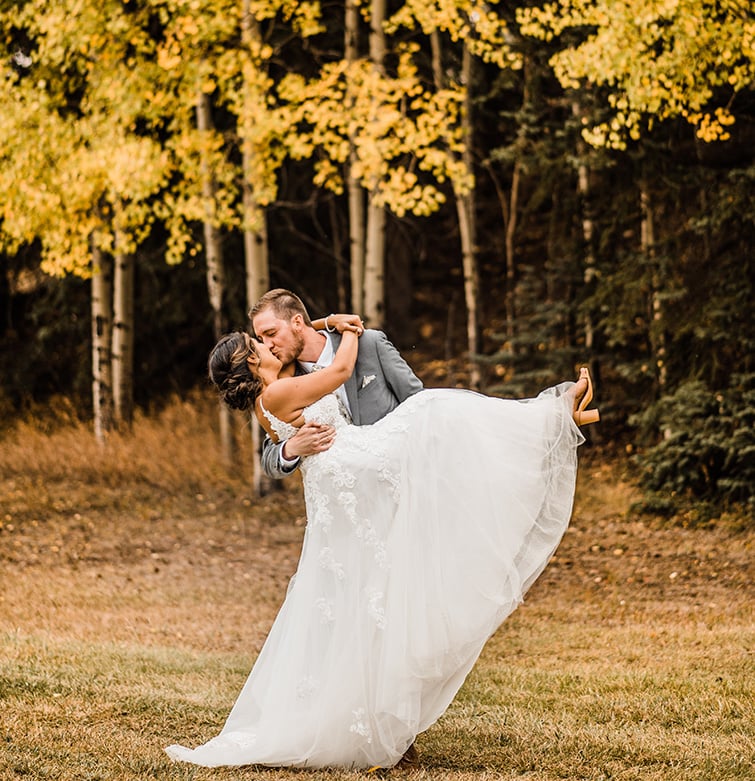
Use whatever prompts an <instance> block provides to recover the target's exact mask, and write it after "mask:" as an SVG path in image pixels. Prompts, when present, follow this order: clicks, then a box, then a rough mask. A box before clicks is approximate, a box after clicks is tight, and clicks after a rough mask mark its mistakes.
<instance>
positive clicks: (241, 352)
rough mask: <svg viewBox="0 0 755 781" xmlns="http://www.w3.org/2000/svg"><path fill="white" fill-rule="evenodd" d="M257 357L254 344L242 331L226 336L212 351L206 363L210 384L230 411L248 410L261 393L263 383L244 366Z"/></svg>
mask: <svg viewBox="0 0 755 781" xmlns="http://www.w3.org/2000/svg"><path fill="white" fill-rule="evenodd" d="M256 354H257V351H256V350H255V349H254V340H253V339H252V337H251V336H249V334H247V333H245V332H243V331H234V332H233V333H230V334H226V335H225V336H223V337H222V338H221V339H220V341H219V342H218V343H217V344H216V345H215V347H213V348H212V352H211V353H210V357H209V359H208V361H207V369H208V372H209V375H210V380H211V382H212V383H213V384H214V385H215V387H216V388H217V389H218V393H219V394H220V398H221V399H222V400H223V402H224V403H225V404H227V405H228V406H229V407H231V409H240V410H246V409H250V408H251V407H252V406H253V405H254V401H255V399H256V398H257V396H258V395H259V394H260V392H261V391H262V381H261V380H260V378H259V377H258V376H257V375H256V374H253V373H252V372H251V370H250V369H249V364H248V363H247V358H248V357H249V356H250V355H256Z"/></svg>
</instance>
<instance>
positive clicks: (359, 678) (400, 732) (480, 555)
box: [166, 383, 584, 768]
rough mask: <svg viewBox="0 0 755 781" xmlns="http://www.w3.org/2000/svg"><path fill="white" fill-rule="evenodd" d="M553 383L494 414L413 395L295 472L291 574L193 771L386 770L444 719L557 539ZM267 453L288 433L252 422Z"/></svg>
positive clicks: (566, 439)
mask: <svg viewBox="0 0 755 781" xmlns="http://www.w3.org/2000/svg"><path fill="white" fill-rule="evenodd" d="M570 385H571V383H564V384H562V385H560V386H558V387H556V388H551V389H549V390H547V391H544V392H543V393H542V394H540V396H538V397H537V398H536V399H530V400H527V401H511V400H503V399H497V398H491V397H487V396H482V395H479V394H476V393H473V392H471V391H464V390H424V391H421V392H420V393H417V394H416V395H414V396H412V397H410V398H409V399H408V400H407V401H405V402H403V403H402V404H401V405H400V406H399V407H398V408H397V409H396V410H394V411H393V412H392V413H391V414H390V415H388V416H387V417H386V418H384V419H383V420H381V421H379V422H377V423H375V424H373V425H369V426H361V427H360V426H353V425H350V424H348V423H347V422H346V421H345V420H344V419H343V418H342V417H341V415H340V413H339V411H338V404H337V400H336V397H335V396H334V395H329V396H326V397H325V398H323V399H320V400H319V401H318V402H316V403H315V404H312V405H311V406H310V407H308V408H307V409H306V410H305V417H306V419H307V420H317V421H322V422H327V423H332V424H334V425H335V426H337V428H338V432H337V436H336V440H335V444H334V445H333V446H332V447H331V449H330V450H328V451H327V452H325V453H321V454H318V455H315V456H310V457H308V458H306V459H304V463H303V466H302V470H303V479H304V489H305V498H306V505H307V528H306V532H305V536H304V542H303V547H302V552H301V559H300V561H299V565H298V569H297V572H296V575H295V576H294V577H293V578H292V580H291V583H290V585H289V588H288V592H287V595H286V599H285V602H284V603H283V605H282V607H281V609H280V612H279V614H278V616H277V618H276V620H275V623H274V624H273V627H272V629H271V630H270V634H269V636H268V638H267V640H266V642H265V645H264V647H263V648H262V651H261V653H260V655H259V658H258V659H257V662H256V663H255V665H254V668H253V669H252V672H251V674H250V675H249V678H248V680H247V682H246V685H245V686H244V688H243V690H242V692H241V694H240V695H239V698H238V700H237V701H236V704H235V705H234V707H233V709H232V711H231V713H230V715H229V717H228V720H227V722H226V724H225V726H224V727H223V729H222V731H221V732H220V734H219V735H218V736H217V737H215V738H213V739H212V740H210V741H209V742H208V743H205V744H204V745H201V746H199V747H198V748H195V749H189V748H185V747H183V746H175V745H174V746H170V747H169V748H168V749H166V750H167V752H168V754H169V755H170V756H171V757H172V758H173V759H176V760H182V761H186V762H192V763H195V764H198V765H204V766H209V767H214V766H219V765H247V764H260V765H271V766H305V767H324V766H339V767H349V768H366V767H372V766H374V765H381V766H384V767H387V766H392V765H394V764H395V763H396V762H398V760H399V759H400V758H401V756H402V755H403V754H404V752H405V751H406V749H407V748H408V747H409V745H410V744H411V743H412V742H413V741H414V738H415V736H416V735H417V734H418V733H420V732H422V731H423V730H425V729H427V728H428V727H429V726H430V725H431V724H432V723H433V722H435V721H436V720H437V719H438V717H440V716H441V714H442V713H443V712H444V711H445V710H446V708H447V707H448V705H449V704H450V702H451V700H452V699H453V698H454V696H455V694H456V692H457V691H458V690H459V688H460V686H461V685H462V683H463V682H464V679H465V677H466V675H467V674H468V672H469V670H470V669H471V668H472V666H473V664H474V663H475V661H476V659H477V658H478V656H479V654H480V652H481V650H482V648H483V646H484V644H485V642H486V640H487V639H488V638H489V637H490V635H491V634H492V633H493V632H495V630H496V629H497V628H498V627H499V626H500V624H501V622H502V621H503V620H504V619H505V618H506V616H508V615H509V614H510V613H511V612H512V611H513V610H514V609H515V608H516V606H517V605H518V604H519V603H520V602H521V601H522V598H523V596H524V593H525V592H526V591H527V589H528V588H529V586H530V585H531V584H532V583H533V581H534V580H535V579H536V578H537V576H538V575H539V574H540V572H541V571H542V570H543V569H544V567H545V566H546V564H547V563H548V560H549V558H550V556H551V554H552V553H553V551H554V550H555V548H556V546H557V545H558V543H559V541H560V540H561V537H562V535H563V533H564V531H565V530H566V527H567V524H568V522H569V517H570V515H571V510H572V502H573V497H574V484H575V478H576V469H577V446H578V445H579V444H580V443H581V442H583V441H584V440H583V437H582V435H581V434H580V432H579V429H578V428H577V426H576V425H575V423H574V421H573V420H572V417H571V401H570V397H565V396H564V393H565V391H566V390H567V388H568V387H569V386H570ZM268 417H269V418H270V419H271V422H272V423H273V425H274V428H275V430H276V433H277V434H278V435H279V437H280V438H287V437H289V436H291V435H292V434H293V432H294V429H293V428H292V427H291V426H289V425H288V424H285V423H282V422H281V421H279V420H277V419H276V418H274V417H272V416H270V415H269V413H268Z"/></svg>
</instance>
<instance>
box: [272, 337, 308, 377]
mask: <svg viewBox="0 0 755 781" xmlns="http://www.w3.org/2000/svg"><path fill="white" fill-rule="evenodd" d="M303 349H304V337H302V336H301V334H296V333H292V334H291V343H290V344H289V345H285V346H283V347H280V348H279V349H278V352H277V353H276V355H275V357H276V358H277V359H278V360H279V361H280V362H281V363H282V364H283V367H284V368H285V367H288V366H291V364H292V363H295V362H296V361H298V360H299V356H300V355H301V352H302V350H303Z"/></svg>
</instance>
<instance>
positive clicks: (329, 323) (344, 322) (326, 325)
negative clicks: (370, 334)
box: [312, 314, 364, 334]
mask: <svg viewBox="0 0 755 781" xmlns="http://www.w3.org/2000/svg"><path fill="white" fill-rule="evenodd" d="M352 327H356V328H361V329H362V330H364V323H363V322H362V318H361V317H360V316H359V315H351V314H349V315H347V314H337V315H335V314H334V315H328V316H327V317H318V318H317V320H313V321H312V328H314V329H315V331H329V332H330V333H333V332H334V331H338V333H339V334H342V333H343V332H344V331H346V330H350V329H351V328H352Z"/></svg>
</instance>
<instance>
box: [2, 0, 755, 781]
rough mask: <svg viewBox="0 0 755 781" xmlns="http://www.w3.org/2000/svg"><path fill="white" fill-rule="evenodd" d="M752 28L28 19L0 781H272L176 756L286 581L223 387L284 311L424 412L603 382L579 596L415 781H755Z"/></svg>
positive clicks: (249, 449) (237, 682) (295, 535)
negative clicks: (265, 312)
mask: <svg viewBox="0 0 755 781" xmlns="http://www.w3.org/2000/svg"><path fill="white" fill-rule="evenodd" d="M751 5H752V4H751V3H750V2H749V0H556V1H555V2H551V3H538V2H494V1H493V0H488V2H487V3H481V2H471V1H470V0H407V1H404V2H401V1H400V0H391V2H387V1H385V0H384V1H383V2H381V0H364V1H363V2H351V0H347V1H346V2H322V3H315V2H306V1H302V2H295V0H233V2H232V1H231V0H120V1H119V2H116V1H115V0H97V2H94V0H56V2H54V3H53V2H50V1H49V0H20V1H19V2H12V1H11V0H0V35H2V54H1V55H0V79H2V87H3V98H4V104H3V111H2V112H0V265H1V267H2V273H0V704H1V707H0V781H5V779H6V778H7V779H17V778H35V779H60V780H61V781H81V780H82V779H91V780H92V781H94V779H98V780H101V781H111V780H112V781H130V779H134V780H136V779H139V781H143V779H145V778H160V779H176V780H177V781H178V779H188V778H192V779H195V781H199V779H207V780H208V781H210V779H212V780H213V781H217V779H231V778H233V779H241V778H244V779H246V778H249V779H252V778H259V777H260V775H261V771H260V770H259V769H257V768H245V769H238V770H237V769H218V770H204V769H197V768H193V767H187V766H183V765H177V764H173V763H171V762H170V761H169V759H168V758H167V756H166V755H165V753H164V751H163V747H164V746H165V745H168V744H170V743H173V742H176V741H179V742H182V743H185V744H186V745H195V744H197V743H200V742H203V741H205V740H207V739H209V738H211V737H212V736H213V735H215V734H217V731H218V730H219V729H220V727H221V726H222V724H223V721H224V719H225V718H226V716H227V714H228V712H229V709H230V707H231V706H232V703H233V702H234V700H235V698H236V696H237V695H238V692H239V690H240V688H241V686H242V685H243V681H244V679H245V677H246V675H247V674H248V672H249V669H250V668H251V665H252V664H253V661H254V658H255V657H256V655H257V653H258V652H259V649H260V648H261V646H262V643H263V642H264V638H265V636H266V634H267V632H268V630H269V627H270V624H271V622H272V621H273V619H274V617H275V615H276V613H277V611H278V609H279V607H280V602H281V599H282V598H283V595H284V594H285V591H286V585H287V583H288V580H289V578H290V577H291V575H292V574H293V572H294V571H295V569H296V562H297V558H298V555H299V551H300V548H301V539H302V534H303V531H304V528H305V524H306V520H305V512H304V500H303V496H302V493H303V492H302V487H301V481H300V480H298V478H291V479H289V480H286V481H280V483H279V485H281V484H282V487H281V489H280V490H276V491H271V492H270V493H269V494H268V495H266V496H262V497H257V496H255V495H254V492H255V491H257V492H260V491H262V489H263V488H265V486H263V485H262V484H261V483H260V480H259V472H258V471H255V470H254V469H253V467H252V466H251V465H252V464H253V461H254V453H255V448H256V447H258V443H255V442H254V436H253V437H250V436H249V432H250V430H251V431H252V432H253V433H254V434H258V427H256V426H251V428H250V422H249V419H248V418H245V417H243V416H241V415H240V414H239V415H236V416H235V417H231V416H230V415H229V414H228V413H227V411H220V412H219V411H218V405H217V402H216V399H215V396H214V393H213V392H212V390H211V389H210V388H209V385H208V382H207V379H206V359H207V354H208V352H209V350H210V348H211V347H212V345H213V344H214V341H215V339H216V337H217V335H218V334H219V333H220V332H221V331H223V330H226V329H231V328H243V327H245V325H246V311H247V308H248V306H249V304H250V302H252V301H254V300H255V299H256V298H257V297H258V296H259V295H260V294H261V293H262V292H264V290H266V289H267V288H269V287H273V286H278V285H283V286H286V287H290V288H293V289H295V290H296V291H297V292H299V293H300V294H301V295H302V297H303V298H304V299H305V301H306V303H307V305H308V307H309V309H310V311H311V312H312V314H327V313H329V312H331V311H338V310H341V311H343V310H355V311H357V312H360V313H361V314H362V315H363V316H364V318H365V319H366V320H367V321H368V323H369V324H370V325H372V326H376V327H382V328H384V329H385V330H386V332H387V333H388V335H389V336H390V338H391V339H392V340H393V341H394V342H395V343H396V344H397V345H398V346H399V347H400V348H401V349H402V352H403V353H404V355H405V356H406V357H407V359H408V360H409V362H410V363H411V364H412V366H414V367H415V369H416V370H417V372H418V374H419V375H420V376H421V378H422V379H423V380H424V381H425V383H426V384H427V385H428V386H443V385H453V386H455V385H462V386H471V387H479V388H480V389H482V390H484V391H486V392H488V393H497V394H501V395H506V396H513V397H522V396H530V395H532V394H534V393H537V392H538V391H539V390H540V389H541V388H542V387H543V386H545V385H548V384H550V383H552V382H558V381H561V380H562V379H568V378H573V377H574V376H575V367H576V366H577V365H578V364H582V363H589V364H590V365H591V367H592V370H593V374H594V376H595V378H596V381H597V389H596V390H597V399H596V403H597V405H598V406H599V407H600V410H601V414H602V422H601V424H600V425H597V426H589V427H586V428H585V429H584V431H585V434H586V436H587V438H588V441H587V442H586V443H585V445H584V446H583V447H581V448H580V470H579V476H578V485H577V493H576V499H575V506H574V513H573V517H572V521H571V523H570V526H569V529H568V530H567V533H566V534H565V536H564V539H563V540H562V542H561V545H560V546H559V549H558V550H557V552H556V555H555V556H554V557H553V558H552V560H551V562H550V563H549V566H548V568H547V569H546V571H545V572H544V574H543V576H542V577H541V578H540V579H539V580H538V582H537V583H536V584H535V585H534V587H533V588H532V589H531V591H530V592H529V593H528V594H527V599H526V601H525V603H524V604H523V605H522V606H521V607H520V608H519V609H518V610H517V611H516V613H515V614H514V615H513V616H512V617H511V618H510V619H509V620H507V621H506V623H505V624H504V626H503V627H502V629H501V630H500V631H499V632H497V633H496V635H495V636H494V637H493V638H491V640H490V642H489V643H488V645H487V647H486V649H485V651H484V652H483V655H482V656H481V658H480V660H479V662H478V664H477V665H476V667H475V670H474V671H473V673H472V674H471V675H470V677H469V679H468V680H467V682H466V683H465V685H464V687H463V688H462V690H461V692H460V693H459V696H458V697H457V698H456V700H455V701H454V703H453V704H452V706H451V708H449V711H448V712H447V713H446V714H444V716H443V717H442V719H441V720H439V722H438V723H437V724H435V725H433V727H432V728H431V729H430V730H428V731H427V732H426V733H423V734H422V735H420V736H419V739H418V741H417V747H418V751H419V755H420V764H419V766H418V767H416V768H408V769H407V768H405V769H398V770H394V771H392V773H391V775H392V777H396V778H409V779H417V780H418V781H419V780H420V779H428V778H432V779H434V781H489V780H490V779H504V780H507V781H508V780H510V781H514V780H515V779H521V778H523V777H526V778H528V779H532V781H557V780H560V779H567V778H568V779H575V780H576V779H584V781H605V779H607V778H616V779H618V778H621V779H624V780H625V781H690V779H692V780H693V781H709V779H717V780H719V781H744V780H745V779H747V780H748V781H749V780H750V779H751V778H752V768H753V757H754V756H755V734H753V725H755V715H754V714H753V703H755V692H753V684H754V681H753V676H752V649H753V647H754V646H755V640H754V638H753V627H754V626H755V623H754V622H753V604H755V599H754V598H753V597H754V592H753V584H755V574H754V573H753V562H755V558H753V556H752V551H753V546H755V526H754V525H753V523H752V510H753V506H754V500H753V486H755V457H754V451H755V442H754V437H755V433H754V432H755V369H753V364H752V355H753V340H754V338H755V325H754V323H753V318H752V300H753V279H754V272H753V259H752V248H753V246H754V245H755V242H754V241H753V240H754V239H755V197H754V196H753V193H754V192H755V188H754V187H753V185H754V184H755V181H754V180H755V89H754V84H755V80H754V78H753V77H754V76H755V21H754V20H753V17H752V8H751ZM450 477H452V476H450ZM264 775H265V777H268V778H269V779H271V780H272V779H274V780H275V781H300V780H301V778H302V777H303V776H302V773H301V772H300V771H295V770H286V769H280V770H268V771H266V772H264ZM305 775H306V777H307V778H310V777H311V778H312V779H321V778H322V779H329V781H355V780H356V779H360V778H364V777H365V776H364V774H362V773H359V772H357V771H348V770H328V771H323V772H321V773H320V772H315V771H312V772H307V773H305ZM376 775H381V774H376ZM376 775H373V776H370V777H376Z"/></svg>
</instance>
